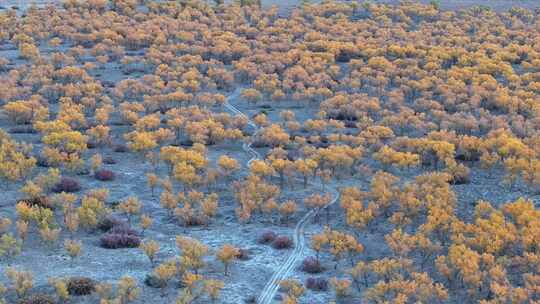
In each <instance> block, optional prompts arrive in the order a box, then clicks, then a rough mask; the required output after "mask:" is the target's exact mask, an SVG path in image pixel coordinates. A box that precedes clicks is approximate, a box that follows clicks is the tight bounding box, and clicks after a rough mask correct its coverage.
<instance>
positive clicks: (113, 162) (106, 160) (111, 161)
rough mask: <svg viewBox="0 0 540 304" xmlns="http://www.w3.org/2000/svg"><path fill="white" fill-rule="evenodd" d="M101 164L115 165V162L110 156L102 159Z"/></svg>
mask: <svg viewBox="0 0 540 304" xmlns="http://www.w3.org/2000/svg"><path fill="white" fill-rule="evenodd" d="M103 163H104V164H106V165H114V164H116V160H115V159H114V158H112V157H111V156H107V157H105V158H104V159H103Z"/></svg>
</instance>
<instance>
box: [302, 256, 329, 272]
mask: <svg viewBox="0 0 540 304" xmlns="http://www.w3.org/2000/svg"><path fill="white" fill-rule="evenodd" d="M300 269H301V270H302V271H304V272H307V273H321V272H323V270H324V268H323V267H322V265H321V263H320V262H319V260H317V259H316V258H315V257H307V258H305V259H304V261H302V266H301V267H300Z"/></svg>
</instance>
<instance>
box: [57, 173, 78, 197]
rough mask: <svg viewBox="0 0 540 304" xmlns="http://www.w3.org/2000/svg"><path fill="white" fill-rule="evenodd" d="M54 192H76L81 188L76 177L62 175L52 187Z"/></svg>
mask: <svg viewBox="0 0 540 304" xmlns="http://www.w3.org/2000/svg"><path fill="white" fill-rule="evenodd" d="M52 190H53V191H54V192H56V193H60V192H77V191H79V190H81V185H80V184H79V182H78V181H77V180H76V179H73V178H70V177H62V179H60V182H58V184H56V186H54V188H53V189H52Z"/></svg>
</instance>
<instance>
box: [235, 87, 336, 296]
mask: <svg viewBox="0 0 540 304" xmlns="http://www.w3.org/2000/svg"><path fill="white" fill-rule="evenodd" d="M238 96H240V89H237V90H235V91H234V93H233V94H231V95H230V96H228V97H227V100H226V101H225V104H224V105H225V107H226V108H227V109H228V110H229V111H231V112H232V113H234V114H237V115H240V116H243V117H245V118H246V119H247V121H248V124H249V125H250V126H251V127H252V128H254V129H255V133H254V134H253V135H256V134H257V132H259V130H260V129H259V128H258V127H257V125H255V123H254V122H253V121H252V120H251V119H250V118H249V117H248V116H247V115H246V114H244V113H243V112H242V111H240V110H239V109H238V108H236V107H235V106H233V105H232V104H231V103H230V102H229V100H231V99H234V98H237V97H238ZM242 149H244V151H246V153H248V154H249V155H251V159H250V160H249V161H248V163H247V165H248V166H249V165H250V164H251V162H253V161H254V160H256V159H260V155H259V153H258V152H257V151H255V150H254V149H253V148H252V147H251V143H244V144H243V145H242ZM310 184H311V185H315V186H321V185H320V184H318V183H310ZM329 190H330V192H331V193H332V200H331V201H330V202H329V203H328V204H327V205H326V206H325V207H324V208H322V209H326V208H328V207H330V206H331V205H333V204H334V203H336V202H337V200H338V199H339V191H337V190H336V189H335V188H333V187H329ZM319 211H320V210H311V211H309V212H308V213H306V214H305V215H304V216H303V217H302V218H301V219H300V221H298V223H297V224H296V227H294V235H293V241H294V244H295V247H294V250H293V251H292V252H291V253H290V254H289V256H288V257H287V260H286V261H285V262H284V263H283V264H281V265H280V266H279V268H278V269H277V270H276V271H275V272H274V274H273V275H272V277H271V278H270V280H269V281H268V282H267V283H266V285H265V286H264V289H263V290H262V292H261V294H260V295H259V297H258V298H257V303H258V304H271V303H272V300H273V299H274V297H275V295H276V293H277V291H278V289H279V283H280V282H281V281H282V280H284V279H285V278H287V277H288V276H289V275H290V274H291V273H292V272H293V270H294V267H295V265H296V262H297V261H298V260H299V259H300V258H301V257H302V255H303V253H304V249H305V247H306V238H305V237H304V230H305V227H306V225H307V224H308V223H309V222H310V220H311V219H312V218H313V217H314V216H315V215H317V213H318V212H319Z"/></svg>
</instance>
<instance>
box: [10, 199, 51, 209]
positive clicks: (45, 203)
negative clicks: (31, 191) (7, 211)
mask: <svg viewBox="0 0 540 304" xmlns="http://www.w3.org/2000/svg"><path fill="white" fill-rule="evenodd" d="M20 202H25V203H26V204H28V205H30V206H39V207H43V208H47V209H51V210H52V209H54V206H53V204H52V203H51V202H50V201H49V199H48V198H47V197H46V196H39V197H35V198H32V199H23V200H18V201H17V203H20Z"/></svg>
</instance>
